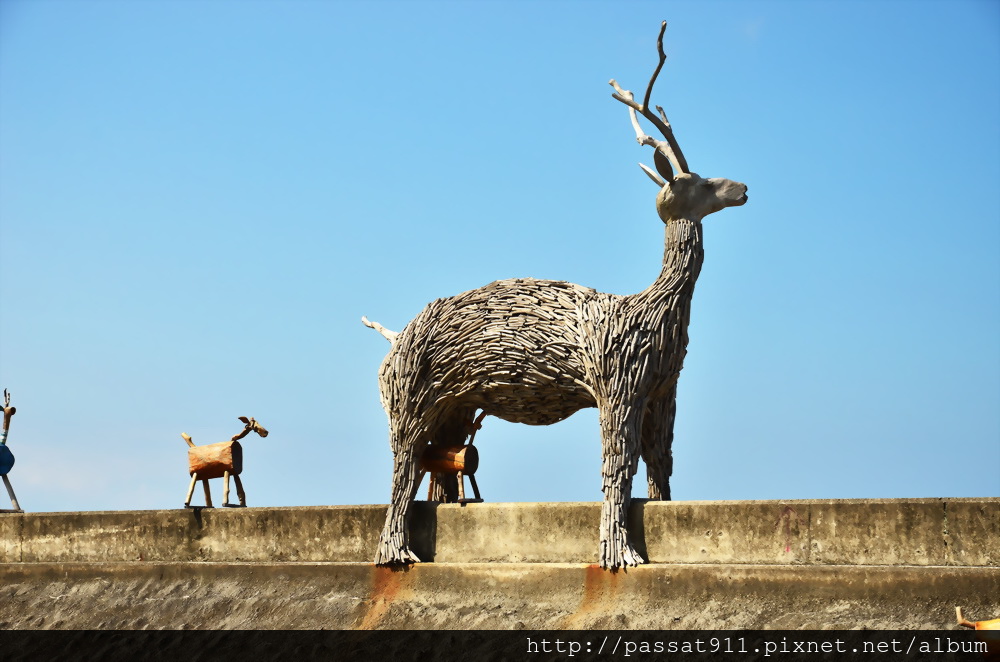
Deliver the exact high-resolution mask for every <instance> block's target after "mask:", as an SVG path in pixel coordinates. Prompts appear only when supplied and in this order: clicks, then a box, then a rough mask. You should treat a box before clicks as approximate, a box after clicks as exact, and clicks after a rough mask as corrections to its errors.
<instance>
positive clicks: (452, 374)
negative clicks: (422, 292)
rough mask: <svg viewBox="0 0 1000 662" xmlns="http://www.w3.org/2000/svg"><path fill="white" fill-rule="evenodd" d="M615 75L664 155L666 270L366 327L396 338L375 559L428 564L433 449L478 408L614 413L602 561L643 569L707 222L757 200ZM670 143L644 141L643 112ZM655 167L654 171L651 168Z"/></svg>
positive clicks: (606, 437) (555, 417)
mask: <svg viewBox="0 0 1000 662" xmlns="http://www.w3.org/2000/svg"><path fill="white" fill-rule="evenodd" d="M665 28H666V23H665V22H664V23H663V26H662V27H661V29H660V34H659V37H658V39H657V51H658V53H659V64H658V65H657V67H656V70H655V71H654V72H653V75H652V78H651V79H650V81H649V85H648V86H647V88H646V93H645V96H644V98H643V100H642V102H641V103H639V102H637V101H636V100H635V99H634V98H633V96H632V93H631V92H628V91H625V90H623V89H622V88H620V87H619V86H618V84H617V83H616V82H615V81H614V80H612V81H611V82H610V84H611V85H612V86H613V87H614V89H615V93H614V94H613V95H612V96H613V97H614V98H615V99H617V100H618V101H620V102H622V103H623V104H625V105H626V106H627V107H628V108H629V114H630V116H631V121H632V126H633V128H634V129H635V132H636V139H637V140H638V142H639V143H640V144H641V145H649V146H651V147H653V148H654V153H653V157H654V164H655V166H656V172H653V171H652V170H650V169H649V168H647V167H646V166H641V167H642V168H643V170H644V171H645V172H646V174H647V175H649V177H650V178H651V179H653V181H654V182H656V183H657V184H658V185H659V186H660V192H659V195H657V197H656V209H657V212H658V214H659V217H660V219H661V220H662V221H663V223H664V224H665V226H666V231H665V239H664V257H663V270H662V272H661V273H660V275H659V277H658V278H657V279H656V281H655V282H654V283H653V284H652V285H650V286H649V287H648V288H646V289H645V290H643V291H642V292H640V293H638V294H633V295H628V296H620V295H615V294H606V293H603V292H598V291H596V290H593V289H590V288H586V287H581V286H579V285H573V284H571V283H567V282H563V281H550V280H536V279H532V278H521V279H514V280H502V281H496V282H494V283H490V284H489V285H486V286H485V287H481V288H479V289H476V290H471V291H469V292H464V293H462V294H459V295H456V296H453V297H450V298H446V299H438V300H436V301H434V302H433V303H431V304H429V305H428V306H427V307H426V308H425V309H424V310H423V311H422V312H421V313H420V314H419V315H417V317H416V318H414V319H413V321H411V322H410V323H409V324H408V325H407V326H406V327H405V328H404V329H403V330H402V331H401V332H399V333H398V334H397V333H394V332H392V331H388V330H387V329H385V328H384V327H382V326H381V325H379V324H375V323H372V322H368V321H367V320H366V319H363V321H364V322H365V323H366V324H367V325H368V326H371V327H373V328H375V329H376V330H378V331H379V332H380V333H382V335H384V336H385V337H386V338H387V339H388V340H389V341H390V343H391V344H392V347H391V349H390V350H389V354H388V356H386V358H385V360H384V362H383V363H382V366H381V369H380V371H379V385H380V389H381V395H382V404H383V406H384V407H385V409H386V412H387V413H388V415H389V425H390V443H391V446H392V451H393V457H394V467H393V476H392V497H391V503H390V506H389V510H388V514H387V516H386V522H385V527H384V528H383V530H382V534H381V539H380V540H379V545H378V550H377V552H376V555H375V562H376V563H378V564H398V563H408V562H419V559H418V558H417V556H416V555H415V554H414V553H413V552H412V551H411V550H410V549H409V546H408V542H407V516H408V513H409V512H410V507H411V503H412V501H413V499H414V496H415V493H416V490H417V488H418V485H419V483H420V479H421V477H422V471H421V467H420V458H421V455H422V454H423V452H424V449H425V448H426V447H427V445H428V443H432V444H446V445H452V444H456V443H461V442H462V440H464V438H465V436H466V434H467V430H468V429H469V426H468V423H469V422H470V421H471V420H472V417H473V415H474V413H475V411H476V410H477V409H482V410H483V411H485V412H486V413H487V414H489V415H492V416H497V417H499V418H502V419H504V420H506V421H511V422H516V423H528V424H531V425H548V424H550V423H555V422H557V421H560V420H563V419H565V418H567V417H568V416H570V415H571V414H573V413H574V412H576V411H577V410H579V409H582V408H584V407H597V408H598V410H599V412H600V426H601V441H602V454H603V463H602V469H601V475H602V479H603V493H604V500H603V504H602V508H601V525H600V541H601V542H600V555H599V556H600V563H601V565H602V566H603V567H605V568H617V567H621V566H628V565H636V564H639V563H643V562H644V561H643V559H642V558H641V557H640V555H639V554H638V552H636V550H635V548H634V547H633V546H632V544H631V543H630V542H629V535H628V531H627V528H626V515H627V512H628V507H629V501H630V496H631V491H632V478H633V476H634V474H635V472H636V470H637V467H638V461H639V457H640V456H641V457H642V458H643V460H644V461H645V463H646V468H647V480H648V485H649V496H650V498H652V499H664V500H666V499H669V498H670V486H669V480H670V475H671V472H672V458H671V444H672V441H673V427H674V412H675V395H676V385H677V379H678V376H679V374H680V371H681V367H682V365H683V362H684V355H685V354H686V351H687V350H686V346H687V343H688V336H687V328H688V321H689V318H690V312H691V296H692V293H693V291H694V285H695V280H696V279H697V278H698V274H699V272H700V270H701V266H702V260H703V257H704V252H703V247H702V219H703V218H704V217H705V216H707V215H709V214H712V213H714V212H717V211H720V210H722V209H724V208H726V207H734V206H737V205H742V204H744V203H745V202H746V201H747V187H746V186H745V185H744V184H741V183H738V182H734V181H730V180H728V179H703V178H702V177H699V176H698V175H697V174H695V173H693V172H691V170H690V169H689V168H688V165H687V161H686V160H685V159H684V156H683V154H682V153H681V150H680V147H679V146H678V144H677V141H676V140H675V138H674V135H673V132H672V130H671V127H670V124H669V122H668V121H667V118H666V115H665V114H664V112H663V109H662V108H660V107H657V111H658V114H657V113H653V112H652V110H651V109H650V107H649V97H650V94H651V92H652V89H653V84H654V83H655V82H656V77H657V75H658V74H659V72H660V69H661V68H662V66H663V63H664V60H665V59H666V56H665V55H664V52H663V32H664V29H665ZM636 113H639V114H641V115H642V116H643V117H645V118H646V119H647V120H648V121H649V122H651V123H652V124H653V125H654V126H655V127H656V128H657V129H658V130H659V132H660V133H661V134H662V135H663V139H662V140H660V139H656V138H653V137H650V136H648V135H646V134H645V133H643V131H642V128H641V126H640V124H639V120H638V117H637V114H636ZM640 165H641V164H640Z"/></svg>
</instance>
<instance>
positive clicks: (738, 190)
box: [610, 21, 747, 223]
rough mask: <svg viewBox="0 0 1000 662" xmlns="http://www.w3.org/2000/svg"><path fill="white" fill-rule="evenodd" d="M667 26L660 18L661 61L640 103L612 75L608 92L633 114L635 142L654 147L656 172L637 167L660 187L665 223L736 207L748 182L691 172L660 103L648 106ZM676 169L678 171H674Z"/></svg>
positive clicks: (659, 205) (743, 200)
mask: <svg viewBox="0 0 1000 662" xmlns="http://www.w3.org/2000/svg"><path fill="white" fill-rule="evenodd" d="M666 29H667V22H666V21H663V23H662V24H661V25H660V34H659V36H658V37H657V39H656V50H657V52H658V53H659V55H660V61H659V63H658V64H657V65H656V70H655V71H653V76H652V77H651V78H650V79H649V85H647V86H646V94H645V96H644V97H643V100H642V103H641V104H640V103H636V101H635V99H634V98H633V96H632V93H631V92H629V91H628V90H623V89H622V88H621V87H619V85H618V82H617V81H615V79H614V78H612V79H611V81H610V85H611V86H612V87H613V88H615V92H614V93H613V94H612V95H611V96H612V97H614V98H615V99H618V100H619V101H621V102H622V103H624V104H625V105H626V106H628V107H629V116H630V117H631V118H632V128H633V129H635V139H636V140H637V141H638V143H639V144H640V145H650V146H652V147H653V149H654V151H653V165H655V166H656V172H653V171H652V170H650V169H649V167H647V166H645V165H643V164H642V163H640V164H639V167H640V168H642V170H643V172H645V173H646V174H647V175H648V176H649V178H650V179H652V180H653V181H654V182H655V183H656V184H657V185H658V186H659V187H660V193H659V195H657V196H656V211H657V214H659V216H660V219H661V220H662V221H663V222H664V223H669V222H670V221H672V220H675V219H681V218H684V219H689V220H698V221H700V220H701V219H702V218H704V217H705V216H708V215H709V214H713V213H715V212H717V211H719V210H721V209H725V208H726V207H735V206H738V205H742V204H744V203H746V201H747V186H746V184H741V183H740V182H734V181H732V180H730V179H722V178H713V179H704V178H702V177H699V176H698V175H697V174H696V173H693V172H691V170H690V168H688V164H687V160H686V159H685V158H684V154H683V153H682V152H681V148H680V145H678V144H677V139H676V138H674V132H673V129H672V128H671V126H670V122H669V121H668V120H667V115H666V113H664V112H663V107H662V106H656V110H657V113H659V114H658V115H656V114H654V113H653V112H652V111H651V110H650V109H649V97H650V95H651V94H652V93H653V85H654V84H655V83H656V77H657V76H658V75H659V74H660V69H662V68H663V63H664V62H665V61H666V59H667V56H666V54H665V53H664V52H663V32H664V31H665V30H666ZM636 111H638V112H639V113H641V114H642V116H643V117H645V118H646V119H647V120H649V121H650V122H651V123H652V124H653V126H655V127H656V128H657V130H658V131H659V132H660V133H661V134H662V135H663V138H664V139H663V140H658V139H656V138H653V137H652V136H649V135H646V133H645V132H644V131H643V130H642V127H641V126H640V125H639V118H638V116H637V115H636ZM675 171H676V173H677V174H674V173H675ZM657 173H659V174H657Z"/></svg>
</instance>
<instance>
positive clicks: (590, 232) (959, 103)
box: [0, 0, 1000, 511]
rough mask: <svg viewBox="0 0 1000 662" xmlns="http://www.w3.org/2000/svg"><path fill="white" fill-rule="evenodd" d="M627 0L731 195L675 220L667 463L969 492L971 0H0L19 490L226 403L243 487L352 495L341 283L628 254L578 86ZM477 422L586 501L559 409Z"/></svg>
mask: <svg viewBox="0 0 1000 662" xmlns="http://www.w3.org/2000/svg"><path fill="white" fill-rule="evenodd" d="M663 19H666V20H667V21H668V22H669V27H668V29H667V35H666V39H665V47H666V50H667V52H668V60H667V64H666V66H665V69H664V71H663V73H662V74H661V76H660V80H659V83H658V86H657V88H656V90H655V92H654V97H653V98H654V101H655V102H656V103H660V104H662V105H664V106H665V107H666V110H667V113H668V114H669V116H670V119H671V122H672V123H673V125H674V129H675V132H676V135H677V137H678V139H679V141H680V143H681V145H682V147H683V149H684V152H685V155H686V156H687V157H688V160H689V162H690V163H691V166H692V168H693V169H694V170H695V171H697V172H699V173H701V174H702V175H704V176H711V177H720V176H721V177H730V178H733V179H738V180H740V181H744V182H746V183H747V184H748V185H749V191H750V202H749V203H748V204H747V205H746V206H744V207H740V208H736V209H729V210H725V211H724V212H722V213H719V214H716V215H715V216H712V217H709V218H708V219H707V220H706V222H705V237H706V238H705V250H706V260H705V265H704V269H703V271H702V275H701V279H700V280H699V282H698V287H697V290H696V292H695V298H694V303H693V314H692V323H691V329H690V335H691V343H690V346H689V354H688V358H687V361H686V365H685V369H684V372H683V373H682V375H681V379H680V395H679V401H678V411H679V413H678V420H677V427H676V442H675V446H674V457H675V473H674V480H673V488H674V496H675V498H677V499H682V500H693V499H699V500H700V499H708V500H715V499H798V498H856V497H961V496H998V495H1000V124H998V119H1000V3H997V2H995V1H992V0H985V1H979V2H973V1H968V0H966V1H961V0H957V1H956V0H952V1H948V2H944V1H941V2H938V1H916V2H902V1H887V0H881V1H874V2H860V1H843V0H841V1H837V2H826V3H823V2H788V1H776V2H750V1H747V2H744V1H741V2H732V3H727V2H719V1H712V2H669V3H664V2H656V3H650V2H628V3H618V2H616V3H612V2H537V3H535V2H502V3H489V2H444V3H427V2H417V1H406V2H398V3H397V2H387V1H386V2H367V3H360V2H359V3H353V2H318V1H316V2H306V1H298V2H296V1H292V2H276V1H257V2H235V1H223V0H217V1H214V2H197V3H196V2H185V1H181V0H173V1H169V2H162V1H161V2H157V1H144V2H125V1H124V0H118V1H98V0H85V1H61V0H4V1H3V2H2V3H0V387H4V388H8V389H10V390H11V391H12V393H13V404H14V405H15V406H17V408H18V414H17V415H16V416H15V418H14V420H13V424H12V426H11V433H10V441H9V446H10V448H11V450H12V451H13V452H14V454H15V456H16V458H17V464H16V465H15V467H14V469H13V470H12V472H11V479H12V482H13V484H14V487H15V489H16V490H17V492H18V497H19V499H20V501H21V503H22V505H23V506H24V507H25V508H26V509H28V510H32V511H46V510H99V509H127V508H174V507H179V506H180V505H181V504H182V502H183V497H184V493H185V490H186V487H187V481H188V476H187V464H186V462H187V460H186V446H185V444H184V441H183V440H182V439H181V437H180V433H181V432H187V433H189V434H191V435H192V436H193V437H194V439H195V441H196V442H198V443H209V442H216V441H223V440H225V439H228V437H229V436H230V435H232V434H234V433H235V432H237V431H238V430H239V429H240V427H241V425H240V423H238V422H237V420H236V418H237V417H238V416H241V415H247V416H254V417H256V418H257V419H258V420H260V421H261V422H262V423H263V424H264V425H265V426H267V427H268V428H269V429H270V430H271V436H269V437H268V438H267V439H266V440H262V439H259V438H258V437H256V436H254V437H251V438H249V439H248V440H247V441H246V442H245V446H244V447H245V456H246V457H245V467H246V468H245V471H244V482H245V484H246V488H247V492H248V495H249V499H250V504H251V505H274V506H286V505H324V504H354V503H385V502H387V500H388V495H389V480H390V470H391V453H390V450H389V446H388V433H387V422H386V418H385V415H384V413H383V411H382V409H381V405H380V403H379V397H378V386H377V380H376V373H377V370H378V367H379V364H380V362H381V360H382V358H383V356H384V355H385V353H386V351H387V350H388V344H387V343H386V342H385V340H384V339H383V338H382V337H381V336H379V335H378V334H376V333H375V332H373V331H371V330H370V329H366V328H364V327H363V326H362V325H361V323H360V321H359V319H360V317H361V316H362V315H367V316H368V317H370V318H371V319H374V320H378V321H379V322H381V323H382V324H384V325H386V326H387V327H389V328H391V329H396V330H399V329H401V328H402V327H403V326H404V325H405V324H406V323H407V321H409V320H410V319H411V318H412V317H414V316H415V315H416V314H417V313H418V312H419V311H420V310H421V309H422V308H423V306H424V305H425V304H426V303H428V302H429V301H431V300H433V299H435V298H438V297H442V296H448V295H452V294H456V293H458V292H461V291H463V290H467V289H471V288H474V287H478V286H480V285H484V284H486V283H488V282H490V281H493V280H496V279H500V278H508V277H516V276H533V277H537V278H553V279H561V280H569V281H572V282H576V283H580V284H582V285H587V286H591V287H595V288H597V289H600V290H604V291H609V292H615V293H621V294H626V293H632V292H637V291H640V290H642V289H644V288H645V287H646V286H647V285H648V284H649V283H650V282H652V280H653V278H655V276H656V274H657V273H658V272H659V269H660V261H661V257H662V224H661V222H660V221H659V219H658V218H657V216H656V213H655V210H654V198H655V195H656V188H655V186H653V185H652V184H651V183H650V182H649V180H648V179H647V178H646V177H645V175H643V174H642V172H641V171H640V170H639V168H638V167H637V166H636V163H637V162H638V161H644V162H646V163H649V162H650V161H651V159H650V154H649V150H648V148H640V147H639V146H638V145H636V143H635V140H634V134H633V133H632V129H631V127H630V125H629V121H628V114H627V112H626V110H625V109H624V107H623V106H622V105H621V104H619V103H618V102H616V101H614V100H613V99H612V98H611V92H612V89H611V88H610V87H609V86H608V84H607V83H608V79H610V78H612V77H614V78H617V79H618V80H619V81H620V82H621V84H622V85H623V86H624V87H626V88H629V89H632V90H642V89H644V87H645V84H646V82H647V81H648V79H649V75H650V73H651V71H652V68H653V66H654V65H655V61H656V51H655V39H656V33H657V30H658V27H659V23H660V21H661V20H663ZM476 443H477V445H478V446H479V448H480V454H481V457H482V468H481V470H480V473H479V474H478V478H479V484H480V487H481V488H482V490H483V493H484V496H485V497H486V499H488V500H490V501H494V502H496V501H596V500H599V499H600V498H601V493H600V477H599V473H600V441H599V431H598V425H597V415H596V412H595V411H594V410H586V411H583V412H580V413H579V414H577V415H575V416H574V417H572V418H571V419H569V420H568V421H565V422H563V423H560V424H557V425H554V426H550V427H542V428H533V427H528V426H518V425H513V424H508V423H504V422H502V421H499V420H497V419H487V422H486V425H485V426H484V428H483V430H482V432H480V434H479V436H478V438H477V442H476ZM636 485H637V488H636V490H635V494H636V495H637V496H642V495H644V490H645V478H644V472H643V469H642V468H640V474H639V478H638V480H637V481H636ZM215 495H216V502H217V503H218V501H219V500H220V498H221V489H220V488H219V487H218V486H216V487H215ZM196 498H199V499H200V495H198V496H197V497H196ZM5 500H6V495H5V494H3V493H2V492H0V502H2V501H5ZM196 503H200V501H196ZM2 506H3V504H2V503H0V507H2Z"/></svg>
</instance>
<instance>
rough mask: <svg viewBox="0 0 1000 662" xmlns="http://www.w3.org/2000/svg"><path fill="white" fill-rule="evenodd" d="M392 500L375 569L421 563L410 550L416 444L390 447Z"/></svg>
mask: <svg viewBox="0 0 1000 662" xmlns="http://www.w3.org/2000/svg"><path fill="white" fill-rule="evenodd" d="M393 450H394V453H393V470H392V500H391V501H390V503H389V512H388V513H386V517H385V526H384V527H383V528H382V535H381V536H380V537H379V542H378V550H377V551H376V552H375V564H376V565H393V564H401V563H420V559H419V558H418V557H417V555H416V554H414V553H413V552H412V551H410V548H409V532H408V525H409V516H410V510H411V506H412V505H413V499H414V497H416V494H417V488H418V487H419V486H420V478H421V475H422V474H421V471H420V466H419V461H418V460H419V458H418V457H417V453H416V450H417V444H416V443H410V442H409V441H407V442H406V443H404V444H403V445H402V446H399V447H397V445H396V444H395V443H394V444H393Z"/></svg>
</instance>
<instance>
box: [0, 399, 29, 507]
mask: <svg viewBox="0 0 1000 662" xmlns="http://www.w3.org/2000/svg"><path fill="white" fill-rule="evenodd" d="M16 413H17V408H16V407H11V406H10V393H8V392H7V389H4V390H3V431H2V432H0V478H3V486H4V487H6V488H7V496H9V497H10V503H11V506H12V507H13V509H12V510H0V513H23V512H24V511H23V510H21V506H20V504H18V503H17V496H16V495H15V494H14V486H13V485H11V484H10V479H9V478H7V474H8V473H10V470H11V468H13V466H14V454H13V453H11V452H10V449H9V448H7V433H8V432H9V431H10V419H12V418H13V417H14V414H16Z"/></svg>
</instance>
